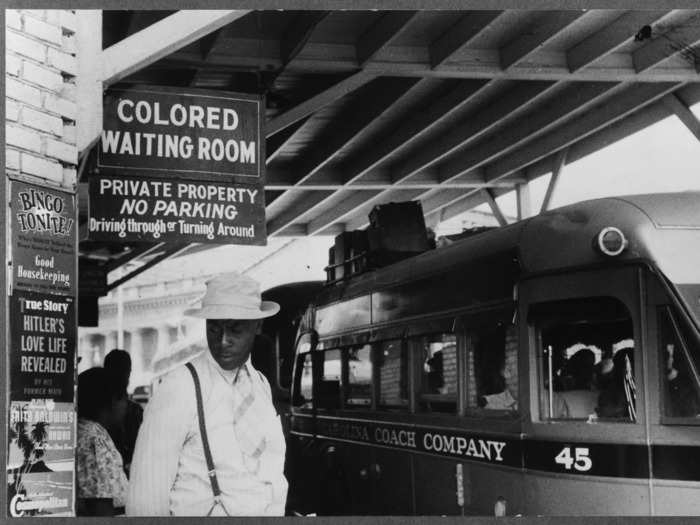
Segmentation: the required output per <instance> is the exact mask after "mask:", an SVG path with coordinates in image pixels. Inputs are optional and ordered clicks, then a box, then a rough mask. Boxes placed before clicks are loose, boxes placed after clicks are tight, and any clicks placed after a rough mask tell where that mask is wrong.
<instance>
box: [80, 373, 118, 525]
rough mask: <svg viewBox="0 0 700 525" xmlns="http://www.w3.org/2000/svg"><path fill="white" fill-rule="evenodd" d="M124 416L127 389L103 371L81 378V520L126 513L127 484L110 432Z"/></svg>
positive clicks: (82, 375)
mask: <svg viewBox="0 0 700 525" xmlns="http://www.w3.org/2000/svg"><path fill="white" fill-rule="evenodd" d="M125 412H126V396H125V392H124V389H123V388H120V385H119V384H118V382H117V381H115V380H114V378H113V377H112V376H111V375H110V374H108V373H107V372H106V371H105V370H104V369H103V368H91V369H89V370H86V371H85V372H83V373H82V374H80V375H79V376H78V445H77V461H76V468H77V473H76V477H77V482H78V494H77V505H76V513H77V515H78V516H115V515H118V514H123V513H124V506H125V504H126V493H127V486H128V482H127V478H126V474H125V473H124V465H123V460H122V457H121V454H119V452H118V451H117V448H116V447H115V445H114V442H113V441H112V438H111V437H109V433H108V431H107V430H108V429H110V428H115V427H118V426H120V425H121V424H122V421H123V419H124V414H125Z"/></svg>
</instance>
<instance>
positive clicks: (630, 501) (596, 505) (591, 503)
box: [523, 472, 650, 516]
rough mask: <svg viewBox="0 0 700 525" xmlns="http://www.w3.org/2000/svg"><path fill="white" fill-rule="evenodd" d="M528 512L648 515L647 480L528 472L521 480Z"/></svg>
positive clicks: (586, 514) (556, 514)
mask: <svg viewBox="0 0 700 525" xmlns="http://www.w3.org/2000/svg"><path fill="white" fill-rule="evenodd" d="M523 486H524V489H525V502H526V508H525V509H524V511H525V512H524V513H525V514H527V515H534V514H544V515H548V516H551V515H554V516H572V515H576V516H581V515H582V516H613V515H641V516H644V515H649V513H650V509H649V485H648V481H647V480H636V479H635V480H632V479H620V480H610V481H608V480H606V479H601V478H591V477H581V478H570V477H565V476H548V475H546V474H536V473H531V472H528V473H526V474H525V481H524V484H523Z"/></svg>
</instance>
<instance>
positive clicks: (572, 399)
mask: <svg viewBox="0 0 700 525" xmlns="http://www.w3.org/2000/svg"><path fill="white" fill-rule="evenodd" d="M566 371H567V375H568V376H569V377H570V378H571V389H570V390H565V391H563V392H554V396H553V400H554V403H553V407H554V417H555V418H564V419H586V418H588V417H589V416H592V415H595V413H596V406H597V404H598V392H597V390H595V389H594V386H593V383H594V381H593V380H594V376H595V354H594V353H593V350H591V349H590V348H581V349H580V350H579V351H578V352H576V353H575V354H574V355H572V356H571V358H570V359H569V361H568V363H567V365H566Z"/></svg>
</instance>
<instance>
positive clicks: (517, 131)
mask: <svg viewBox="0 0 700 525" xmlns="http://www.w3.org/2000/svg"><path fill="white" fill-rule="evenodd" d="M620 89H621V87H620V86H619V85H616V84H609V83H589V84H585V85H583V86H580V85H577V86H573V87H569V88H567V89H564V90H562V92H561V93H559V95H558V96H557V97H555V98H554V99H552V100H551V101H549V102H548V103H547V104H546V107H545V108H542V109H539V110H537V111H535V112H534V113H533V114H527V115H525V116H524V117H522V118H521V119H520V120H518V121H517V122H516V123H515V124H514V125H512V126H510V127H509V128H507V129H505V130H503V131H502V132H501V133H499V134H498V135H497V136H496V137H493V138H490V137H486V138H485V139H483V140H481V141H479V142H477V143H476V144H474V145H473V146H472V147H470V148H468V149H466V150H464V151H460V152H459V153H458V154H457V155H454V156H452V157H449V158H448V160H447V161H446V162H444V163H442V164H441V165H440V166H439V174H440V175H439V177H440V180H441V181H442V182H450V181H451V180H452V179H454V178H456V177H458V176H460V175H464V174H468V173H469V172H471V171H473V170H478V169H480V166H482V165H484V164H486V163H487V162H489V161H490V160H493V159H495V158H497V157H498V156H499V155H502V154H503V153H505V152H507V151H510V150H512V149H514V148H516V147H518V146H520V145H522V144H524V143H526V142H528V141H529V140H532V139H533V138H534V137H536V136H538V135H539V134H542V133H544V132H546V131H547V130H548V129H552V128H554V127H556V126H557V125H559V124H561V123H562V122H564V121H566V120H567V119H570V118H572V117H573V116H574V115H576V114H577V113H579V112H582V111H585V110H586V109H589V108H590V107H592V106H593V105H594V104H596V103H599V102H600V100H601V98H605V97H608V96H611V95H612V94H613V93H615V92H616V91H617V90H620ZM485 182H486V183H488V182H490V180H489V179H488V178H486V179H485ZM441 191H444V189H443V188H442V187H441V186H438V187H437V188H435V189H431V190H427V191H422V192H416V194H415V195H414V196H413V197H411V198H412V199H413V198H418V199H423V198H428V197H430V196H431V195H433V194H435V193H439V192H441ZM449 191H450V192H457V193H459V190H449ZM392 193H393V192H392V190H385V191H383V192H382V193H381V194H380V195H378V196H376V197H374V198H373V199H372V201H373V203H376V204H378V203H380V202H384V201H387V202H388V201H390V200H392V198H393V197H392ZM463 194H464V192H463V191H462V195H463ZM368 204H369V203H368ZM358 215H359V216H360V218H359V219H357V220H355V219H351V220H350V226H351V227H362V226H365V225H366V224H367V221H366V219H364V218H362V217H361V215H360V214H358ZM345 218H346V217H345V216H339V217H337V218H336V222H337V221H341V220H345Z"/></svg>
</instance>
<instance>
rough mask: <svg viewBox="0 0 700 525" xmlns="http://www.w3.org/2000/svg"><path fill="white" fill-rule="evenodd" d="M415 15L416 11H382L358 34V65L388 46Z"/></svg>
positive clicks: (356, 46) (416, 14) (361, 64)
mask: <svg viewBox="0 0 700 525" xmlns="http://www.w3.org/2000/svg"><path fill="white" fill-rule="evenodd" d="M417 16H418V11H388V12H386V13H384V14H383V15H382V16H381V18H380V19H379V20H378V21H377V22H375V23H374V24H373V25H372V26H371V27H370V28H369V29H368V30H367V31H365V32H364V33H363V34H362V36H360V38H359V39H358V41H357V44H356V45H355V48H356V54H357V62H358V64H359V65H360V67H362V66H364V64H366V63H367V62H368V61H370V60H372V59H373V58H374V57H375V56H376V55H377V54H379V53H381V52H382V51H383V50H384V49H386V48H387V47H389V46H390V45H391V43H392V42H393V41H394V40H395V39H396V38H397V37H398V36H399V35H400V34H401V33H403V32H404V31H405V30H406V29H407V28H408V26H409V25H410V24H411V22H412V21H413V20H415V19H416V17H417Z"/></svg>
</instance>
